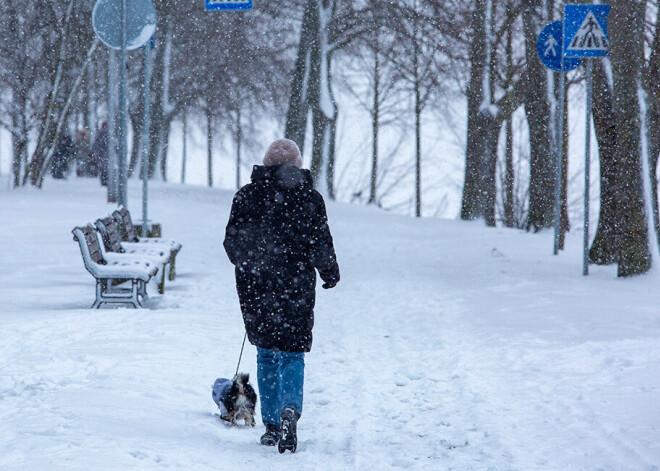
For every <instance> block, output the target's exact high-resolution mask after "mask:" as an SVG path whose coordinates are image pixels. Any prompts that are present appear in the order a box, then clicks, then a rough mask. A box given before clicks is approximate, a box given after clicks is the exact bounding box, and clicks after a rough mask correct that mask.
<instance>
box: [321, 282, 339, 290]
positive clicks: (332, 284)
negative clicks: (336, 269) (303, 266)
mask: <svg viewBox="0 0 660 471" xmlns="http://www.w3.org/2000/svg"><path fill="white" fill-rule="evenodd" d="M335 286H337V282H336V281H334V280H333V281H326V282H325V283H323V289H330V288H334V287H335Z"/></svg>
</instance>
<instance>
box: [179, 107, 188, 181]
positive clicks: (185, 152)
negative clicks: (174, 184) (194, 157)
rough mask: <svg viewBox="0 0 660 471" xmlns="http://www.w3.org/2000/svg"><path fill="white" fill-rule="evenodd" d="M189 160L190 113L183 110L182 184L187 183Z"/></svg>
mask: <svg viewBox="0 0 660 471" xmlns="http://www.w3.org/2000/svg"><path fill="white" fill-rule="evenodd" d="M187 158H188V113H187V112H186V110H185V109H184V110H183V150H182V152H181V183H186V160H187Z"/></svg>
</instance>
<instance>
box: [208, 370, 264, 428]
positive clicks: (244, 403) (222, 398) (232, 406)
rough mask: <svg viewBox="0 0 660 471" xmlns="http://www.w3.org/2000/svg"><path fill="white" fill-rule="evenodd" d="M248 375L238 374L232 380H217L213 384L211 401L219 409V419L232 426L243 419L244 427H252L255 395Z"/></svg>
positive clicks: (255, 401) (255, 403)
mask: <svg viewBox="0 0 660 471" xmlns="http://www.w3.org/2000/svg"><path fill="white" fill-rule="evenodd" d="M249 381H250V375H249V374H247V373H239V374H238V375H237V376H236V378H235V379H234V380H231V379H227V378H218V379H216V380H215V383H213V393H212V397H213V401H214V402H215V403H216V404H217V405H218V408H219V409H220V418H221V419H222V420H225V421H227V422H229V423H231V424H232V425H238V421H239V420H241V419H243V422H244V423H245V425H250V426H252V427H254V409H255V407H256V405H257V393H256V392H254V388H253V387H252V386H251V385H250V383H249Z"/></svg>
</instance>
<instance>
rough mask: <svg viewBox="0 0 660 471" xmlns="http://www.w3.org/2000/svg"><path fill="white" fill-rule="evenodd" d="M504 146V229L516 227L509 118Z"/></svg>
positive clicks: (514, 178) (511, 126)
mask: <svg viewBox="0 0 660 471" xmlns="http://www.w3.org/2000/svg"><path fill="white" fill-rule="evenodd" d="M505 133H506V144H505V149H504V185H503V187H504V191H503V196H504V198H503V202H502V204H503V206H504V225H505V226H506V227H516V220H515V212H514V208H515V199H514V193H513V191H514V187H515V183H516V173H515V170H514V166H513V123H512V120H511V118H509V119H507V120H506V127H505Z"/></svg>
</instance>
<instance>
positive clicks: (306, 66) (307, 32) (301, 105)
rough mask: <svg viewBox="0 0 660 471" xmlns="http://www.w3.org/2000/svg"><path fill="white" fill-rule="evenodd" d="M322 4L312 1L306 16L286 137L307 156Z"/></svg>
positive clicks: (306, 9)
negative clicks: (314, 55) (310, 96)
mask: <svg viewBox="0 0 660 471" xmlns="http://www.w3.org/2000/svg"><path fill="white" fill-rule="evenodd" d="M318 1H319V0H308V1H307V4H306V6H305V11H304V14H303V23H302V29H301V33H300V43H299V45H298V56H297V58H296V64H295V67H294V69H293V80H292V83H291V97H290V99H289V110H288V112H287V116H286V130H285V133H284V134H285V136H286V138H287V139H291V140H292V141H294V142H295V143H296V144H298V147H299V148H300V152H303V149H304V145H305V133H306V131H307V117H308V113H309V99H308V93H309V86H310V78H311V77H310V76H311V55H312V50H313V49H318V40H319V38H318V33H317V32H318V29H319V17H318V11H319V10H318Z"/></svg>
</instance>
